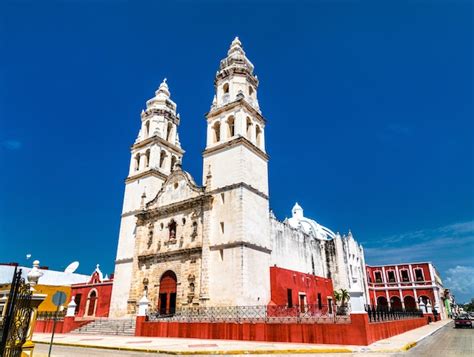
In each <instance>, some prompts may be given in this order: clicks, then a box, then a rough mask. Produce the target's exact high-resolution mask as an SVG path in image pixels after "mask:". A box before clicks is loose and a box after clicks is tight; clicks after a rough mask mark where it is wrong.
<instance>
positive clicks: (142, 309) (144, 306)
mask: <svg viewBox="0 0 474 357" xmlns="http://www.w3.org/2000/svg"><path fill="white" fill-rule="evenodd" d="M148 304H149V300H148V298H147V297H146V290H145V291H144V292H143V297H142V298H141V299H140V301H139V302H138V316H146V313H147V311H148Z"/></svg>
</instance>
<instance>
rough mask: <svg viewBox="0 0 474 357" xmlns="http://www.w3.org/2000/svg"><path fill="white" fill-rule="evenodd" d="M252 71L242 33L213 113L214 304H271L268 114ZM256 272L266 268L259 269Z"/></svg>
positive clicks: (209, 175)
mask: <svg viewBox="0 0 474 357" xmlns="http://www.w3.org/2000/svg"><path fill="white" fill-rule="evenodd" d="M253 70H254V66H253V64H252V63H251V62H250V61H249V60H248V58H247V57H246V55H245V52H244V50H243V48H242V44H241V42H240V41H239V39H238V38H237V37H236V38H235V39H234V41H232V44H231V46H230V48H229V50H228V52H227V57H226V58H224V59H223V60H222V61H221V62H220V66H219V70H218V71H217V74H216V77H215V80H214V87H215V96H214V100H213V102H212V106H211V109H210V111H209V113H208V114H207V115H206V119H207V143H206V149H205V150H204V152H203V158H204V160H203V182H204V183H205V185H206V190H207V191H208V192H210V193H211V194H213V197H214V200H213V207H212V212H211V225H210V232H209V243H210V257H209V262H210V274H209V276H210V277H209V294H210V299H211V301H212V304H213V305H214V304H222V305H228V304H231V305H264V304H267V303H268V301H269V298H270V297H269V292H270V282H269V274H270V273H269V264H270V259H269V258H270V252H271V248H270V229H269V203H268V156H267V154H266V152H265V139H264V138H265V135H264V133H265V123H266V121H265V118H264V117H263V116H262V113H261V111H260V107H259V104H258V99H257V89H258V84H259V83H258V79H257V76H255V75H254V73H253ZM256 271H259V272H264V273H262V274H259V276H256V275H255V274H254V273H253V272H256Z"/></svg>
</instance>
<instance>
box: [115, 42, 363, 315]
mask: <svg viewBox="0 0 474 357" xmlns="http://www.w3.org/2000/svg"><path fill="white" fill-rule="evenodd" d="M258 84H259V82H258V79H257V77H256V76H255V75H254V66H253V65H252V63H251V62H250V61H249V60H248V58H247V57H246V55H245V52H244V50H243V48H242V45H241V43H240V41H239V39H238V38H236V39H235V40H234V41H233V42H232V44H231V46H230V49H229V51H228V54H227V57H226V58H224V59H223V60H222V61H221V62H220V66H219V70H218V71H217V74H216V77H215V80H214V86H215V96H214V100H213V102H212V105H211V109H210V111H209V113H207V115H206V119H207V141H206V148H205V150H204V152H203V177H202V186H199V185H198V184H196V182H195V181H194V179H193V178H192V177H191V175H190V174H189V173H187V172H186V171H183V169H182V167H181V160H182V156H183V154H184V151H183V149H182V148H181V145H180V141H179V135H178V127H179V125H180V117H179V114H177V111H176V104H175V103H174V102H173V101H172V100H171V95H170V91H169V88H168V85H167V83H166V81H163V83H161V85H160V87H159V89H158V90H157V91H156V94H155V97H153V98H152V99H150V100H148V101H147V103H146V109H145V110H144V111H142V113H141V129H140V132H139V134H138V137H137V139H136V141H135V143H134V144H133V146H132V148H131V151H132V157H131V162H130V168H129V175H128V177H127V179H126V185H125V194H124V204H123V211H122V217H121V226H120V233H119V243H118V250H117V258H116V265H115V279H114V286H113V291H112V299H111V306H110V316H112V317H119V316H124V315H127V314H133V313H135V311H136V306H137V303H138V301H139V300H140V298H141V297H142V296H143V295H144V294H146V295H147V297H148V299H149V301H150V303H151V305H152V308H154V309H158V310H159V311H160V312H161V313H163V314H172V313H173V312H174V310H175V309H176V308H177V307H183V306H200V305H206V306H223V305H225V306H236V305H266V304H269V303H272V296H273V295H274V294H273V292H274V291H273V290H274V289H276V287H275V286H272V283H271V281H273V280H274V279H273V278H272V279H271V278H270V270H271V269H273V270H272V274H276V273H275V271H277V270H278V269H279V268H281V269H283V270H285V272H286V271H294V272H295V274H296V273H304V274H309V275H311V276H317V277H321V278H322V279H325V281H326V280H328V279H329V280H332V283H333V284H334V288H336V289H340V288H344V289H348V290H349V289H351V287H352V286H353V284H356V283H357V284H358V286H366V284H365V262H364V253H363V249H362V247H361V246H360V245H359V244H358V243H357V242H356V241H355V240H354V238H353V237H352V234H351V233H349V234H348V235H347V236H341V235H339V234H335V233H333V232H332V231H331V230H329V229H328V228H325V227H323V226H321V225H319V224H318V223H317V222H315V221H314V220H311V219H308V218H306V217H304V214H303V209H302V208H301V207H300V206H299V205H298V204H296V205H295V207H293V210H292V217H291V218H289V219H286V220H284V221H283V222H281V221H278V220H277V219H276V218H275V216H274V215H273V213H272V212H271V211H270V209H269V194H268V159H269V158H268V155H267V154H266V151H265V125H266V120H265V118H264V117H263V115H262V112H261V110H260V107H259V103H258V99H257V91H258ZM295 276H296V275H295ZM277 280H278V279H277ZM280 288H281V287H280ZM363 290H364V293H365V290H366V289H365V288H364V289H363ZM325 295H331V296H325V297H324V298H326V297H327V299H331V301H332V292H331V293H325ZM288 296H289V295H288ZM288 298H290V296H289V297H288ZM296 299H298V301H301V302H302V303H308V304H309V303H314V302H312V301H307V300H305V299H306V295H305V294H304V293H302V292H299V295H298V297H296ZM327 301H329V300H325V302H327Z"/></svg>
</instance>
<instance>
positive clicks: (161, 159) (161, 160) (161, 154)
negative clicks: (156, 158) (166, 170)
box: [160, 150, 166, 168]
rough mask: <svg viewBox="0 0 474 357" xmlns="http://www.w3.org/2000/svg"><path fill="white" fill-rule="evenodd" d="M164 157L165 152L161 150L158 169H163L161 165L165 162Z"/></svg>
mask: <svg viewBox="0 0 474 357" xmlns="http://www.w3.org/2000/svg"><path fill="white" fill-rule="evenodd" d="M165 157H166V152H165V151H164V150H161V153H160V167H161V168H162V167H163V163H164V162H165Z"/></svg>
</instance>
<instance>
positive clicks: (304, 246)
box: [270, 219, 326, 276]
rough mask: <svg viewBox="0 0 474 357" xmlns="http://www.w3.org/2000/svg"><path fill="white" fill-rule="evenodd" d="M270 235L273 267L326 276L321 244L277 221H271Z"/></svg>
mask: <svg viewBox="0 0 474 357" xmlns="http://www.w3.org/2000/svg"><path fill="white" fill-rule="evenodd" d="M270 235H271V240H272V255H271V263H270V265H271V266H277V267H280V268H284V269H289V270H295V271H299V272H302V273H309V274H313V272H314V275H318V276H326V274H325V268H324V265H325V263H326V262H325V261H324V260H323V255H322V254H321V249H320V243H319V242H312V239H311V238H310V237H309V236H307V235H305V234H304V233H302V232H301V231H298V230H296V229H293V228H291V227H290V226H289V225H287V224H284V223H282V222H279V221H277V220H275V219H270ZM313 266H314V269H313Z"/></svg>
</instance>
